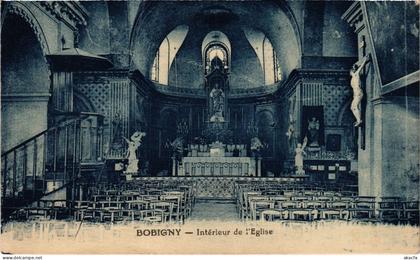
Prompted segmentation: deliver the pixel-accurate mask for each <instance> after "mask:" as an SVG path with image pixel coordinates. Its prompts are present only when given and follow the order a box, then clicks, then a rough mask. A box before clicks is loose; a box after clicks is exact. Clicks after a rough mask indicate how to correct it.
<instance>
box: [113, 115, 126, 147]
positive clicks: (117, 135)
mask: <svg viewBox="0 0 420 260" xmlns="http://www.w3.org/2000/svg"><path fill="white" fill-rule="evenodd" d="M112 131H113V137H112V141H111V148H112V149H114V150H120V149H123V148H124V146H123V145H124V142H123V141H122V139H121V135H122V117H121V115H120V113H119V112H116V113H115V115H114V119H113V120H112Z"/></svg>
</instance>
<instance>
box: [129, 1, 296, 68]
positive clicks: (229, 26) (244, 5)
mask: <svg viewBox="0 0 420 260" xmlns="http://www.w3.org/2000/svg"><path fill="white" fill-rule="evenodd" d="M138 10H139V11H138V13H137V16H136V18H135V20H134V26H133V29H132V32H131V39H130V54H131V55H132V66H133V67H135V68H137V69H139V70H140V71H141V72H142V73H143V74H145V75H147V74H148V72H149V71H150V68H151V66H152V63H153V59H154V56H155V54H156V51H157V50H158V49H159V46H160V44H161V42H162V41H163V39H164V38H165V37H166V36H167V35H168V34H169V33H170V32H171V31H172V30H173V29H174V28H175V27H177V26H179V25H187V26H189V27H190V28H195V29H194V30H191V32H192V33H195V34H200V35H197V37H202V38H203V39H204V37H205V35H206V34H207V33H209V32H211V31H213V30H220V31H222V32H224V33H226V34H228V37H230V38H229V40H230V41H232V46H235V41H246V37H245V35H244V33H243V30H244V29H246V28H253V29H256V30H259V31H262V32H263V33H264V34H265V35H267V37H268V38H269V39H270V41H271V42H272V45H273V47H274V49H275V51H276V52H277V56H278V59H279V60H280V61H281V63H282V64H281V67H282V73H283V75H288V74H289V73H290V72H291V70H293V69H294V68H296V67H299V66H300V58H301V43H300V37H299V30H298V26H297V24H296V21H295V20H294V17H293V15H292V13H291V12H290V10H289V9H288V7H287V6H286V3H285V2H283V1H281V2H271V1H264V2H260V1H249V2H237V1H223V2H215V1H200V2H199V1H182V2H178V1H169V2H166V1H164V2H162V1H146V2H142V3H141V4H140V6H139V8H138ZM229 34H230V35H229ZM188 37H191V36H187V38H188ZM203 39H201V41H202V40H203ZM197 47H198V48H201V44H200V45H199V46H197ZM232 48H234V47H232ZM250 50H252V48H250ZM254 55H256V54H255V53H254Z"/></svg>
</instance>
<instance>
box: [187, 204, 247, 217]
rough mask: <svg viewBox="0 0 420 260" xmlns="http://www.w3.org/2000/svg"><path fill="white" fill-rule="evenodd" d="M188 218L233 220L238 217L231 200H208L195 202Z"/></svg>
mask: <svg viewBox="0 0 420 260" xmlns="http://www.w3.org/2000/svg"><path fill="white" fill-rule="evenodd" d="M189 220H191V221H202V220H210V221H235V220H239V217H238V213H237V212H236V207H235V203H234V202H233V201H225V200H222V201H220V200H208V201H197V202H196V204H195V206H194V209H193V212H192V215H191V218H190V219H189Z"/></svg>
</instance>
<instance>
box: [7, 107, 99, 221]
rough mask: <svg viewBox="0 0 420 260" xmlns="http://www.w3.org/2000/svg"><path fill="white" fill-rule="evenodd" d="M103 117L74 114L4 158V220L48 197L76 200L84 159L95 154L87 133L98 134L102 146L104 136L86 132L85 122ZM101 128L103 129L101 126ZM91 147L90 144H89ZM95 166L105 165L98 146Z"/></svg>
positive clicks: (16, 148)
mask: <svg viewBox="0 0 420 260" xmlns="http://www.w3.org/2000/svg"><path fill="white" fill-rule="evenodd" d="M92 117H100V119H101V120H100V122H101V124H102V118H103V117H102V116H100V115H96V114H92V113H71V115H69V114H66V115H64V116H61V117H60V120H56V124H55V126H54V127H51V128H48V129H47V130H45V131H42V132H41V133H39V134H37V135H35V136H33V137H32V138H30V139H28V140H26V141H24V142H22V143H20V144H19V145H17V146H15V147H13V148H11V149H9V150H7V151H5V152H4V153H2V155H1V172H2V178H1V192H2V193H1V194H2V198H1V213H2V221H5V220H6V219H7V218H8V216H9V215H10V214H11V213H13V212H14V211H16V210H19V209H20V208H22V207H25V206H27V205H30V204H32V203H34V202H36V201H38V200H40V199H42V198H45V197H47V196H48V197H51V196H55V197H59V198H60V199H65V200H69V201H72V200H75V198H76V196H77V195H78V190H77V183H78V182H79V180H80V179H82V178H83V164H84V163H85V164H86V163H90V164H91V163H92V160H90V161H88V162H86V160H84V158H83V156H85V157H86V154H89V153H92V151H90V150H89V151H86V149H91V147H90V145H86V143H84V142H86V141H87V140H91V139H88V138H91V137H86V136H84V133H89V134H91V133H93V134H95V135H96V136H95V138H96V139H95V140H100V141H98V143H99V144H101V145H102V134H101V133H99V132H94V131H84V129H83V127H84V125H86V120H91V119H92ZM98 129H101V128H99V127H98ZM89 144H90V143H89ZM93 153H95V154H94V155H93V156H90V157H89V158H95V161H94V162H93V163H95V164H96V165H99V167H98V168H101V165H102V164H103V163H104V161H103V159H102V149H98V146H96V147H95V151H93Z"/></svg>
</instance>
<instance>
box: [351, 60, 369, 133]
mask: <svg viewBox="0 0 420 260" xmlns="http://www.w3.org/2000/svg"><path fill="white" fill-rule="evenodd" d="M369 61H370V58H369V56H365V57H364V58H363V59H362V61H361V64H360V66H359V65H357V63H355V64H354V65H353V67H352V69H351V71H350V75H351V81H350V85H351V88H352V89H353V101H352V102H351V111H352V112H353V115H354V117H355V118H356V122H355V123H354V126H355V127H358V126H360V124H361V123H362V115H361V109H360V103H361V101H362V99H363V89H362V83H361V81H360V71H361V70H362V69H363V67H364V66H365V65H366V63H367V62H369Z"/></svg>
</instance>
